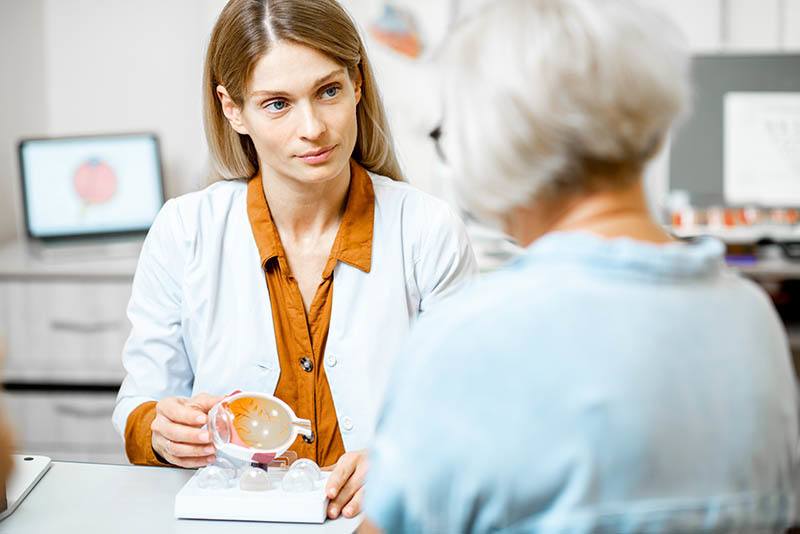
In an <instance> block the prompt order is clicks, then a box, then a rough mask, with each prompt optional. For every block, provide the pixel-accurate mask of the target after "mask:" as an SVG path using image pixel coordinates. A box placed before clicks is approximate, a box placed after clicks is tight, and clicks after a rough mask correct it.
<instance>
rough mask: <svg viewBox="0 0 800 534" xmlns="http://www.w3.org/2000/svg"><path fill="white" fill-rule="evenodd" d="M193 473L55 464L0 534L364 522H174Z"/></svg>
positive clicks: (329, 528)
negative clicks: (180, 495) (177, 502)
mask: <svg viewBox="0 0 800 534" xmlns="http://www.w3.org/2000/svg"><path fill="white" fill-rule="evenodd" d="M193 473H194V471H190V470H185V469H170V468H163V467H139V466H121V465H105V464H84V463H71V462H54V463H53V465H52V467H51V468H50V471H48V472H47V473H46V474H45V475H44V477H43V478H42V480H40V481H39V484H37V485H36V487H35V488H33V491H31V493H30V494H29V495H28V496H27V498H25V500H24V501H22V504H20V505H19V508H17V510H16V511H15V512H14V513H13V514H12V515H11V516H10V517H8V518H7V519H6V520H4V521H2V522H0V533H14V534H20V533H25V534H38V533H51V532H58V533H59V534H71V533H80V534H95V533H97V534H106V533H109V532H114V533H115V534H127V533H130V534H168V533H169V534H171V533H176V534H177V533H180V534H212V533H213V534H218V533H219V534H223V533H224V534H238V533H240V532H259V533H269V532H276V533H277V532H281V533H283V532H287V533H290V534H291V533H308V534H316V533H337V534H339V533H341V534H343V533H348V534H349V533H351V532H353V531H354V530H355V529H356V528H357V527H358V525H359V523H360V522H361V520H362V518H361V517H360V516H359V517H356V518H353V519H338V520H336V521H327V522H326V523H323V524H322V525H302V524H287V523H249V522H239V521H197V520H187V519H175V518H174V517H173V506H174V503H175V494H176V493H177V492H178V490H179V489H180V488H181V487H182V486H183V485H184V484H185V483H186V481H187V480H189V478H190V477H191V476H192V474H193Z"/></svg>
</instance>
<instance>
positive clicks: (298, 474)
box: [281, 469, 314, 493]
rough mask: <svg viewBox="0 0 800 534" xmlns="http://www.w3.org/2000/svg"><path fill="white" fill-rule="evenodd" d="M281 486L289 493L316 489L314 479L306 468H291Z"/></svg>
mask: <svg viewBox="0 0 800 534" xmlns="http://www.w3.org/2000/svg"><path fill="white" fill-rule="evenodd" d="M281 488H283V491H285V492H289V493H299V492H301V491H312V490H313V489H314V480H313V479H312V478H311V475H310V474H309V472H308V471H307V470H305V469H289V471H287V472H286V475H285V476H284V477H283V482H281Z"/></svg>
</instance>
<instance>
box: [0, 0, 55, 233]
mask: <svg viewBox="0 0 800 534" xmlns="http://www.w3.org/2000/svg"><path fill="white" fill-rule="evenodd" d="M43 16H44V2H43V0H29V1H26V2H12V1H0V45H2V47H1V49H2V53H0V73H1V74H0V241H3V240H7V239H11V238H13V237H14V236H15V234H16V231H17V227H16V221H17V212H16V209H17V206H18V204H19V203H18V201H17V199H18V197H19V192H18V190H17V180H16V177H17V158H16V150H17V139H19V138H20V137H23V136H26V135H34V134H38V133H41V132H43V131H45V130H46V124H47V114H48V107H47V102H46V99H45V94H44V87H45V67H44V57H45V49H44V48H45V47H44V27H43V25H42V23H41V21H42V19H43Z"/></svg>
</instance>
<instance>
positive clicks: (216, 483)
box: [197, 465, 233, 489]
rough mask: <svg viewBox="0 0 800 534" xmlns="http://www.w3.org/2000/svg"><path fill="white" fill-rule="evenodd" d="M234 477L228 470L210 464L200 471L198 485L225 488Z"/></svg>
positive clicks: (209, 487)
mask: <svg viewBox="0 0 800 534" xmlns="http://www.w3.org/2000/svg"><path fill="white" fill-rule="evenodd" d="M232 478H233V477H232V476H231V473H230V472H228V471H227V470H225V469H222V468H220V467H217V466H216V465H209V466H208V467H204V468H203V469H201V470H200V472H199V473H198V475H197V486H198V487H200V488H202V489H223V488H227V487H228V485H229V483H230V481H231V479H232Z"/></svg>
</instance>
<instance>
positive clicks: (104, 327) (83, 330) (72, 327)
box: [50, 319, 122, 334]
mask: <svg viewBox="0 0 800 534" xmlns="http://www.w3.org/2000/svg"><path fill="white" fill-rule="evenodd" d="M121 326H122V321H95V322H93V323H79V322H76V321H64V320H59V319H55V320H53V321H50V328H51V329H52V330H61V331H64V332H77V333H79V334H97V333H99V332H108V331H111V330H119V329H120V327H121Z"/></svg>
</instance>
